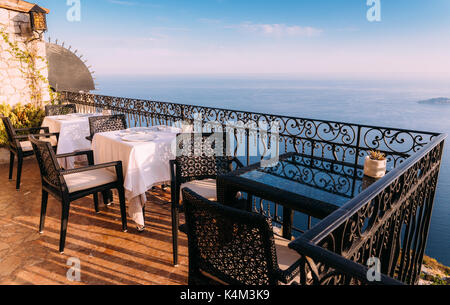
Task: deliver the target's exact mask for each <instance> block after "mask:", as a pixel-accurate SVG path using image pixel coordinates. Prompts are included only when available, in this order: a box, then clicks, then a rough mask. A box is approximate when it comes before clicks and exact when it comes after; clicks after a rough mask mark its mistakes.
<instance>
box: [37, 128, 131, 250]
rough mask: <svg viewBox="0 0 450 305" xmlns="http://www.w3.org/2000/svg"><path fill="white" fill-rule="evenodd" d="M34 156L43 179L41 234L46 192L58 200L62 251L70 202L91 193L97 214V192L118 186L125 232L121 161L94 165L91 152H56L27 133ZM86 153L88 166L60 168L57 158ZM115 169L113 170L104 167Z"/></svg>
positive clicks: (47, 144)
mask: <svg viewBox="0 0 450 305" xmlns="http://www.w3.org/2000/svg"><path fill="white" fill-rule="evenodd" d="M29 139H30V141H31V144H32V145H33V149H34V152H35V154H36V159H37V160H38V163H39V168H40V171H41V178H42V205H41V221H40V225H39V232H40V233H41V234H42V233H43V230H44V225H45V214H46V210H47V201H48V195H49V194H51V195H52V196H53V197H55V198H56V199H58V200H60V201H61V204H62V215H61V236H60V243H59V251H60V252H61V253H63V252H64V246H65V241H66V232H67V223H68V219H69V208H70V203H71V202H72V201H75V200H77V199H80V198H83V197H86V196H88V195H91V194H92V195H93V196H94V205H95V211H96V212H97V213H98V212H99V209H98V193H99V192H104V191H110V190H111V189H117V190H118V192H119V199H120V212H121V217H122V230H123V231H124V232H126V231H127V215H126V206H125V190H124V187H123V173H122V162H120V161H118V162H111V163H105V164H100V165H93V164H94V154H93V152H92V151H82V152H75V153H72V154H64V155H58V156H57V155H56V154H55V153H54V151H53V150H52V148H51V146H50V144H49V143H48V142H43V141H39V140H37V139H36V137H35V136H32V135H30V136H29ZM81 155H86V156H87V157H88V161H89V166H88V167H84V168H77V169H73V170H62V169H61V168H60V167H59V165H58V162H57V159H59V158H67V157H74V156H81ZM112 167H114V168H115V173H113V172H111V171H109V170H107V169H108V168H112Z"/></svg>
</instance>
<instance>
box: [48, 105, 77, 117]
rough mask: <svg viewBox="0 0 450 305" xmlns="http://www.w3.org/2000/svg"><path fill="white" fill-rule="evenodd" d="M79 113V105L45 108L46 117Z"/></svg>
mask: <svg viewBox="0 0 450 305" xmlns="http://www.w3.org/2000/svg"><path fill="white" fill-rule="evenodd" d="M76 112H77V105H75V104H66V105H47V106H45V115H46V116H55V115H66V114H72V113H76Z"/></svg>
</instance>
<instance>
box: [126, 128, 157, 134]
mask: <svg viewBox="0 0 450 305" xmlns="http://www.w3.org/2000/svg"><path fill="white" fill-rule="evenodd" d="M125 131H126V132H129V133H138V132H140V133H145V132H151V131H152V130H151V129H150V128H149V127H133V128H128V129H127V130H125Z"/></svg>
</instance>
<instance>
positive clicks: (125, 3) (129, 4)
mask: <svg viewBox="0 0 450 305" xmlns="http://www.w3.org/2000/svg"><path fill="white" fill-rule="evenodd" d="M108 2H110V3H113V4H119V5H128V6H133V5H136V4H138V3H137V2H132V1H121V0H108Z"/></svg>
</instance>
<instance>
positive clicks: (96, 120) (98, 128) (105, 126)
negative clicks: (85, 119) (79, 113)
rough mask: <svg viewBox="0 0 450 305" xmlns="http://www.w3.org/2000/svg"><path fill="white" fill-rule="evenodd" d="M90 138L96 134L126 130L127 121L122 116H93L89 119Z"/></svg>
mask: <svg viewBox="0 0 450 305" xmlns="http://www.w3.org/2000/svg"><path fill="white" fill-rule="evenodd" d="M89 128H90V132H91V137H93V136H94V135H95V134H96V133H100V132H108V131H116V130H124V129H127V128H128V127H127V119H126V117H125V115H124V114H116V115H109V116H95V117H90V118H89Z"/></svg>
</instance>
